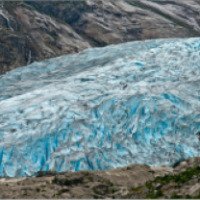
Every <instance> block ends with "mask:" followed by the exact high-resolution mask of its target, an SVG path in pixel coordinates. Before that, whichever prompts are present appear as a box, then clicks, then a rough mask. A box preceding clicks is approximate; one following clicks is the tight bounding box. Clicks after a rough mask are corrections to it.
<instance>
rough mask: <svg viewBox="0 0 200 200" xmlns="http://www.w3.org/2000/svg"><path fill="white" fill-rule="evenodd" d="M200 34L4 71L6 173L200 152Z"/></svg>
mask: <svg viewBox="0 0 200 200" xmlns="http://www.w3.org/2000/svg"><path fill="white" fill-rule="evenodd" d="M199 77H200V38H193V39H171V40H168V39H166V40H164V39H163V40H162V39H161V40H149V41H143V42H130V43H124V44H119V45H112V46H108V47H105V48H94V49H88V50H85V51H83V52H82V53H79V54H74V55H66V56H61V57H58V58H54V59H50V60H46V61H43V62H40V63H33V64H31V65H29V66H26V67H21V68H18V69H16V70H13V71H11V72H8V73H7V74H5V75H3V76H1V77H0V175H1V176H10V177H14V176H27V175H28V176H29V175H34V174H35V173H36V172H38V171H45V170H56V171H66V170H73V171H78V170H88V169H89V170H97V169H100V170H103V169H108V168H116V167H122V166H126V165H129V164H133V163H142V164H150V165H171V164H173V163H175V162H177V161H178V160H181V159H185V158H188V157H193V156H200V143H199V139H198V137H197V133H198V132H199V131H200V79H199Z"/></svg>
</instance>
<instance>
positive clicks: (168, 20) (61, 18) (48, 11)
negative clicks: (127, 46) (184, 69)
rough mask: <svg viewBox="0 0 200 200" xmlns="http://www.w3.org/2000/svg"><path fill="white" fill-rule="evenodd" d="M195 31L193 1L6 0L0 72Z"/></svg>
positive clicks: (199, 20)
mask: <svg viewBox="0 0 200 200" xmlns="http://www.w3.org/2000/svg"><path fill="white" fill-rule="evenodd" d="M198 35H200V3H199V1H198V0H190V1H187V0H183V1H179V0H172V1H166V0H164V1H159V0H157V1H148V0H142V1H139V0H136V1H132V0H126V1H124V0H117V1H116V0H109V1H103V0H102V1H98V2H97V1H94V0H85V1H81V2H78V3H77V2H76V1H57V2H52V1H49V2H48V1H45V2H44V1H21V2H7V1H5V2H4V3H2V5H1V8H0V73H5V72H6V71H8V70H11V69H13V68H16V67H18V66H22V65H26V64H28V63H31V62H33V61H37V60H42V59H45V58H50V57H56V56H58V55H61V54H68V53H75V52H79V51H81V50H83V49H85V48H88V47H96V46H97V47H99V46H106V45H108V44H116V43H122V42H127V41H133V40H144V39H152V38H168V37H192V36H198Z"/></svg>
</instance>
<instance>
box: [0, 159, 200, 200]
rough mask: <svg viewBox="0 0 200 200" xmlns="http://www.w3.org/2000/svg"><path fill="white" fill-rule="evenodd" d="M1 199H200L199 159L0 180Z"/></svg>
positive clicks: (41, 173) (39, 174) (40, 174)
mask: <svg viewBox="0 0 200 200" xmlns="http://www.w3.org/2000/svg"><path fill="white" fill-rule="evenodd" d="M0 191H1V192H0V198H1V199H2V198H25V199H29V198H200V158H192V159H189V160H187V161H183V162H181V163H178V164H177V165H176V166H174V167H159V168H155V167H149V166H144V165H132V166H129V167H126V168H122V169H115V170H110V171H94V172H89V171H82V172H66V173H59V174H56V173H54V172H51V173H46V174H45V173H43V172H40V173H38V175H37V177H30V178H19V179H14V178H11V179H5V178H2V179H0Z"/></svg>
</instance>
